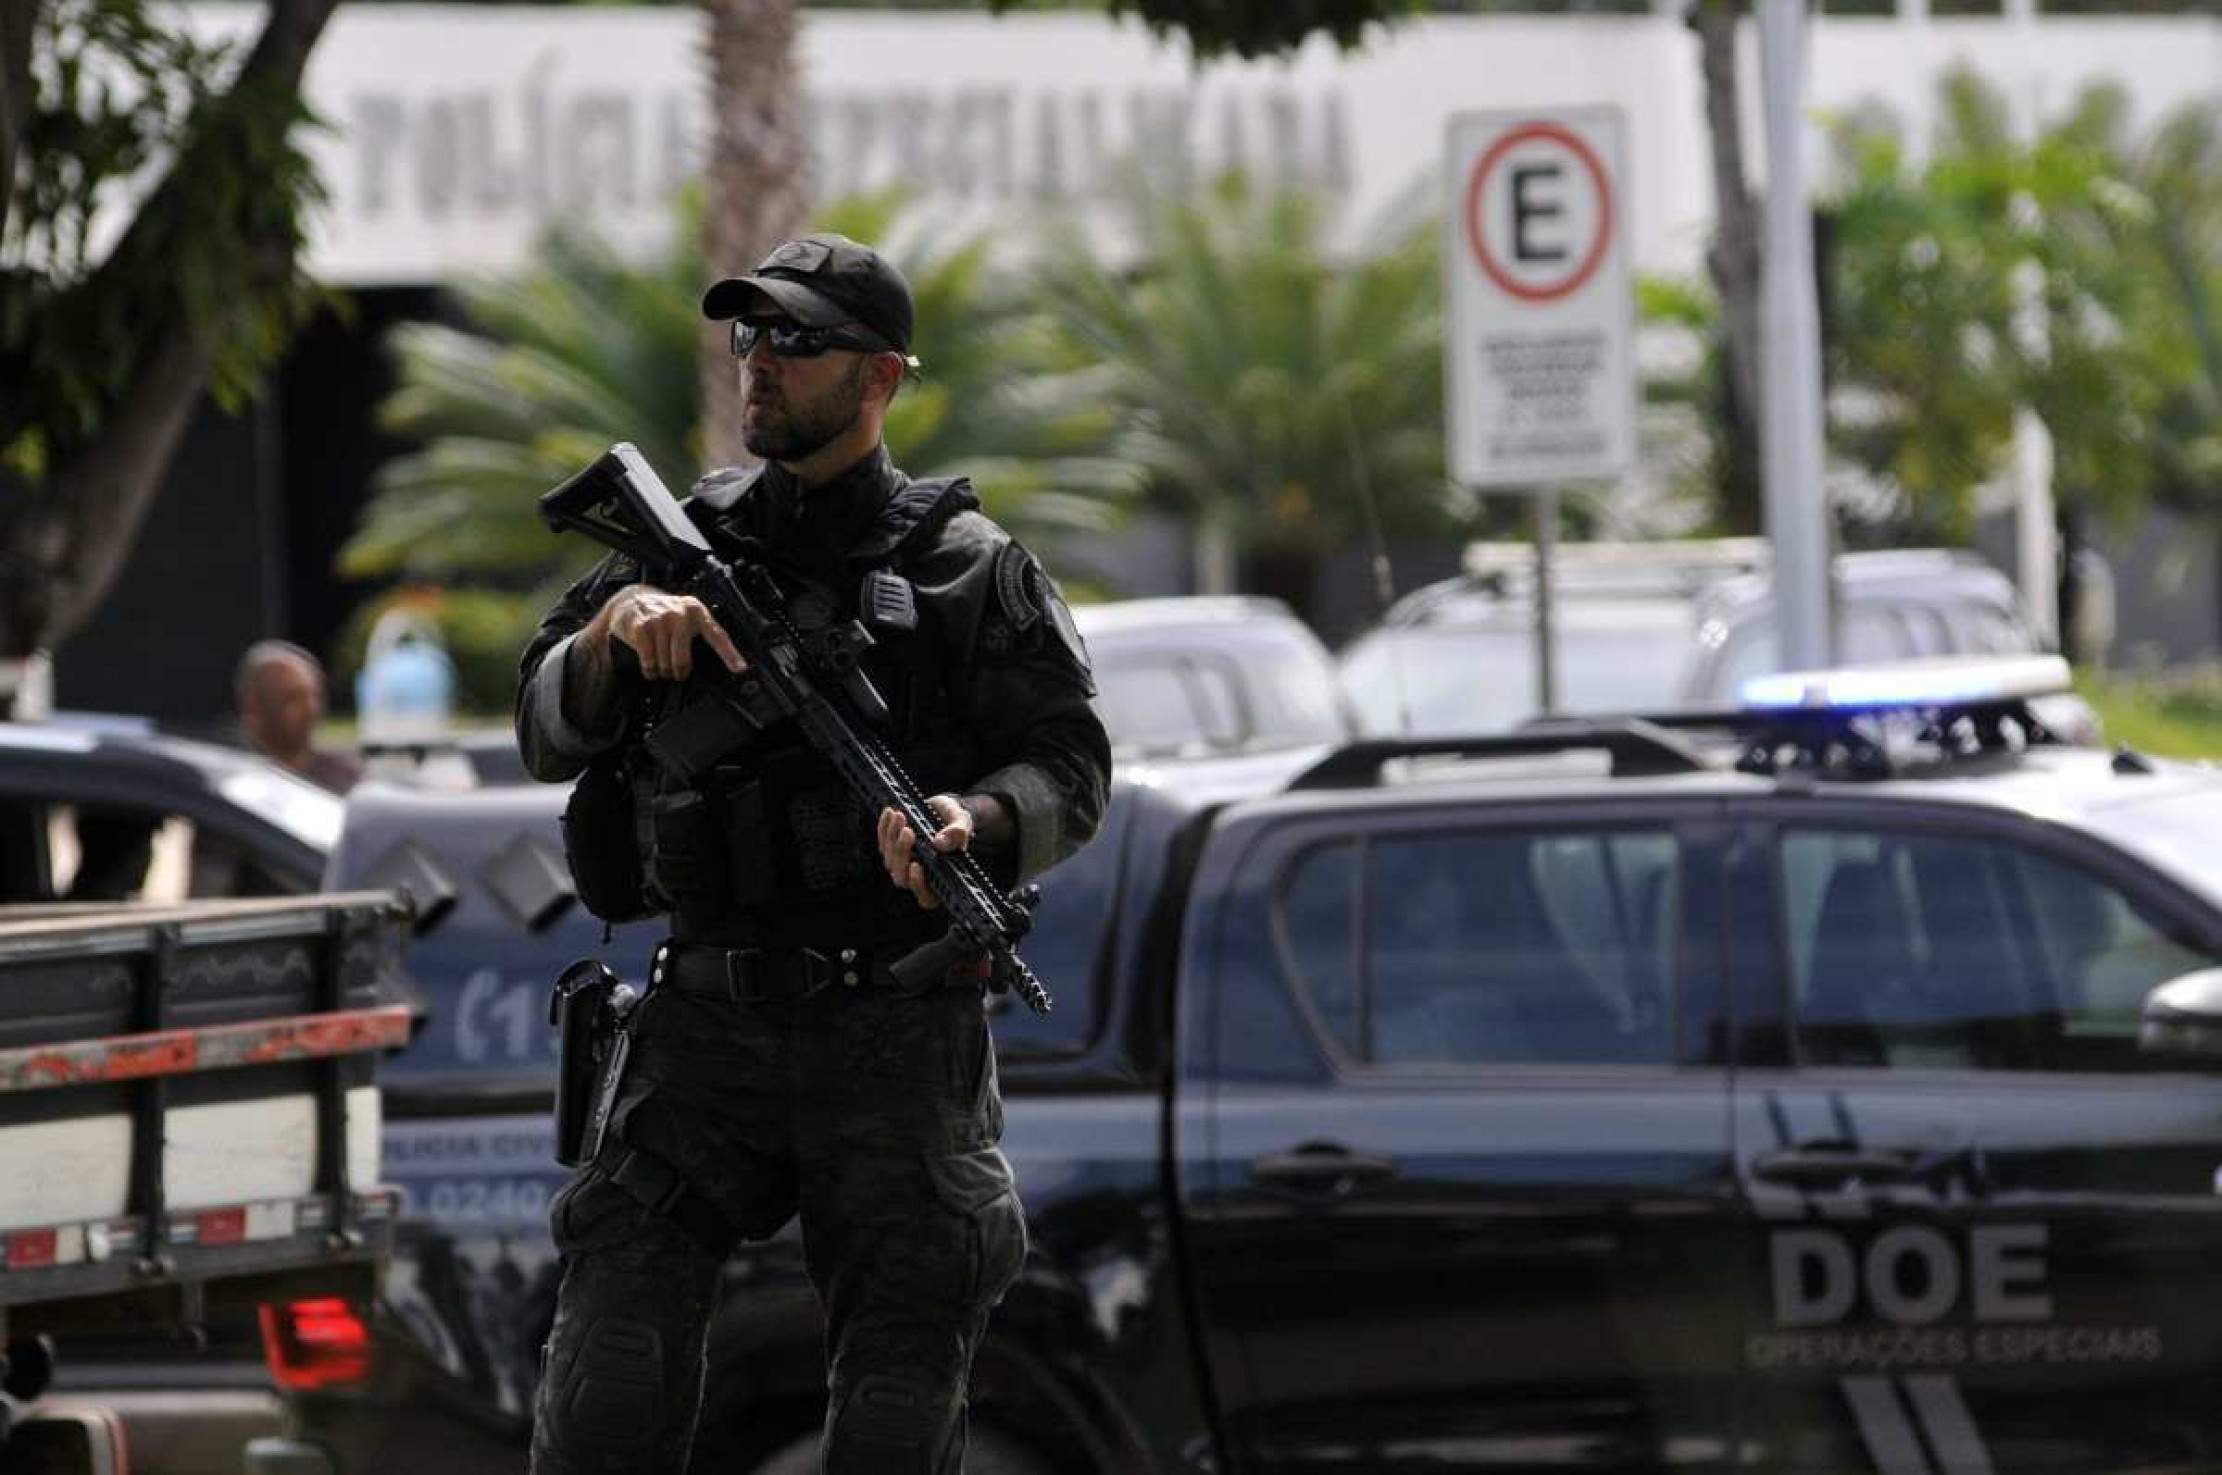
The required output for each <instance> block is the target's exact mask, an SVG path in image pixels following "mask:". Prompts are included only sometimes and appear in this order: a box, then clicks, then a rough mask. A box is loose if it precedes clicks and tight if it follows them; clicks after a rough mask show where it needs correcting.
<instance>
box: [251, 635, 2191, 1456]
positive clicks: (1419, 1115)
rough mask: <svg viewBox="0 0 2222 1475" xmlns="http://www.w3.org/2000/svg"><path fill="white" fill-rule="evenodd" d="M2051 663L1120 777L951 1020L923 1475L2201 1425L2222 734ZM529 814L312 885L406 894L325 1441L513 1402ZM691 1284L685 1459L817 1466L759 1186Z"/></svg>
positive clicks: (301, 1402) (426, 832)
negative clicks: (717, 1277) (699, 1398)
mask: <svg viewBox="0 0 2222 1475" xmlns="http://www.w3.org/2000/svg"><path fill="white" fill-rule="evenodd" d="M2065 682H2066V669H2065V667H2064V666H2063V665H2062V664H2061V663H2060V662H2058V661H2057V660H2056V659H2053V658H2049V657H2026V658H2017V659H2013V660H2008V661H2004V662H1998V661H1992V662H1988V663H1978V664H1975V665H1969V664H1966V663H1939V662H1928V663H1915V664H1910V665H1902V666H1899V667H1895V668H1887V669H1867V670H1861V671H1856V672H1846V673H1820V674H1815V675H1801V676H1791V677H1781V678H1766V679H1764V680H1759V681H1755V682H1753V683H1751V684H1749V685H1748V686H1747V688H1746V690H1745V692H1744V696H1745V698H1746V700H1745V701H1744V702H1743V703H1742V704H1740V705H1739V706H1738V707H1737V708H1735V709H1734V710H1722V711H1712V712H1700V713H1689V712H1684V713H1675V714H1664V715H1661V716H1658V717H1655V718H1650V719H1645V718H1587V719H1582V720H1577V721H1558V722H1549V723H1542V724H1536V725H1531V726H1529V727H1527V728H1523V729H1520V730H1517V731H1514V732H1511V733H1505V734H1497V735H1492V736H1486V737H1473V738H1457V737H1448V738H1429V739H1421V740H1407V739H1391V738H1384V739H1376V740H1370V741H1366V742H1361V743H1356V744H1352V745H1347V746H1344V747H1341V748H1339V749H1335V750H1333V751H1331V752H1315V753H1308V754H1295V755H1278V756H1276V757H1275V758H1273V759H1272V760H1271V761H1270V762H1269V763H1268V762H1263V761H1262V760H1255V759H1253V760H1245V761H1244V763H1243V764H1241V765H1239V766H1232V767H1230V766H1229V765H1228V764H1226V763H1222V762H1208V763H1167V764H1163V765H1158V766H1152V767H1132V768H1129V769H1127V770H1125V771H1123V772H1122V773H1121V775H1120V777H1119V781H1118V785H1117V791H1116V794H1115V797H1114V801H1113V805H1112V808H1111V813H1110V816H1109V818H1108V819H1107V822H1106V825H1105V829H1104V831H1103V833H1102V834H1101V835H1100V836H1099V837H1098V838H1097V839H1096V841H1095V842H1094V843H1093V844H1092V845H1091V846H1089V847H1088V848H1087V849H1086V850H1084V851H1083V852H1082V853H1081V854H1080V855H1079V856H1077V857H1075V858H1074V859H1073V860H1072V861H1070V862H1068V863H1067V864H1066V865H1065V866H1063V867H1060V868H1059V869H1058V870H1057V871H1054V872H1052V873H1051V874H1050V875H1049V876H1048V877H1046V878H1045V891H1046V894H1047V899H1046V900H1045V902H1044V908H1043V911H1042V913H1041V916H1040V921H1039V924H1038V926H1037V929H1036V931H1035V933H1034V934H1033V935H1032V936H1031V937H1030V938H1029V939H1028V941H1027V943H1026V949H1025V950H1026V952H1027V955H1028V957H1029V958H1030V960H1031V961H1032V962H1033V964H1034V966H1035V968H1036V970H1037V971H1038V972H1039V973H1040V974H1041V975H1042V977H1043V978H1044V980H1045V981H1046V982H1047V983H1048V984H1049V986H1050V988H1051V990H1052V992H1053V993H1055V994H1056V995H1057V998H1058V1008H1057V1010H1056V1012H1055V1013H1053V1014H1051V1015H1048V1016H1046V1017H1038V1016H1034V1015H1032V1014H1029V1013H1027V1012H1026V1011H1023V1010H1013V1009H1008V1008H1004V1009H1001V1010H999V1011H998V1012H997V1013H996V1014H995V1016H994V1017H995V1028H996V1033H997V1037H998V1045H999V1053H1000V1057H1001V1071H1002V1081H1003V1088H1004V1092H1005V1098H1006V1102H1007V1117H1008V1122H1009V1126H1008V1131H1007V1134H1006V1138H1005V1148H1006V1151H1007V1152H1008V1153H1009V1154H1010V1156H1011V1158H1012V1161H1013V1164H1014V1166H1015V1168H1016V1170H1017V1173H1018V1177H1019V1183H1020V1188H1021V1191H1022V1194H1023V1196H1024V1198H1025V1202H1026V1206H1027V1211H1028V1215H1029V1230H1030V1237H1031V1248H1030V1251H1029V1258H1028V1263H1027V1266H1026V1269H1025V1271H1024V1273H1023V1274H1022V1275H1021V1277H1020V1279H1019V1281H1018V1283H1017V1284H1016V1285H1015V1286H1014V1287H1013V1288H1012V1290H1011V1292H1010V1293H1009V1295H1008V1296H1007V1298H1006V1300H1005V1301H1004V1303H1003V1305H1002V1306H1001V1308H999V1310H998V1311H997V1312H996V1314H995V1316H994V1318H993V1320H992V1322H991V1326H990V1329H989V1333H988V1337H987V1339H986V1342H985V1344H984V1346H983V1349H982V1352H981V1354H980V1357H979V1360H978V1362H977V1364H976V1368H975V1379H976V1382H975V1388H974V1396H973V1402H972V1408H973V1429H974V1436H973V1445H972V1455H971V1459H970V1462H969V1464H968V1469H970V1470H971V1471H972V1472H973V1475H983V1472H985V1475H1083V1472H1112V1471H1121V1472H1124V1471H1166V1472H1176V1471H1177V1472H1197V1475H1201V1472H1204V1471H1215V1472H1244V1475H1294V1472H1322V1471H1329V1470H1335V1471H1359V1470H1364V1471H1389V1470H1419V1469H1426V1470H1430V1471H1436V1470H1476V1471H1481V1470H1487V1471H1499V1472H1503V1471H1538V1470H1556V1469H1587V1470H1624V1471H1637V1470H1646V1471H1648V1470H1660V1469H1675V1470H1716V1471H1725V1470H1766V1471H1782V1472H1799V1475H1805V1472H1812V1475H1818V1472H1824V1471H1828V1472H1834V1471H1875V1472H1880V1475H2024V1472H2042V1471H2061V1472H2065V1471H2098V1470H2109V1471H2114V1470H2125V1471H2126V1470H2140V1471H2157V1470H2170V1471H2175V1470H2205V1469H2222V1397H2218V1396H2217V1393H2218V1391H2222V1390H2218V1388H2217V1380H2218V1377H2222V1192H2218V1191H2217V1190H2218V1188H2222V971H2218V970H2222V772H2217V771H2215V770H2212V769H2209V768H2206V767H2204V766H2197V765H2185V764H2174V763H2167V762H2161V761H2156V760H2151V759H2148V758H2145V757H2143V756H2141V755H2139V754H2136V753H2134V752H2127V751H2123V752H2117V753H2108V752H2105V751H2101V750H2096V749H2090V748H2077V747H2071V746H2067V745H2064V744H2060V743H2057V742H2055V741H2052V739H2051V734H2050V732H2049V731H2048V728H2047V726H2046V723H2045V721H2044V718H2043V716H2042V712H2043V710H2044V708H2043V705H2042V700H2041V699H2042V698H2043V696H2044V695H2045V694H2047V693H2050V692H2056V691H2058V690H2060V689H2062V688H2064V686H2065ZM559 802H560V792H559V791H556V790H546V791H538V792H535V791H530V790H507V791H487V792H484V793H481V794H479V795H476V796H472V795H430V794H420V795H412V794H408V793H405V792H403V791H400V790H396V789H393V788H390V787H385V786H373V787H372V788H371V789H370V791H369V792H368V793H362V792H361V791H359V793H358V797H357V798H356V799H355V800H354V801H352V802H351V812H350V817H349V821H348V828H347V831H346V834H345V835H344V836H343V839H342V843H341V846H340V848H339V850H338V852H337V853H336V857H335V862H334V865H335V869H334V871H333V872H332V874H331V875H330V876H328V878H327V879H328V881H330V882H332V883H333V884H350V885H351V884H357V883H361V882H371V883H375V884H381V885H392V884H405V876H404V873H412V872H413V873H414V874H416V876H417V877H418V880H417V883H416V884H417V887H418V890H419V893H420V900H421V899H422V892H423V890H424V888H428V887H429V888H434V889H437V888H439V887H443V886H444V887H445V888H446V890H447V892H448V893H449V896H450V899H451V900H452V901H453V911H452V915H451V919H450V920H449V921H448V922H447V923H446V924H445V925H444V927H442V928H437V929H435V930H434V931H433V932H432V933H429V934H428V935H427V936H426V937H425V938H424V939H423V940H422V941H421V942H420V943H419V944H418V946H417V949H416V951H415V952H414V953H413V954H412V955H411V957H410V958H409V960H408V964H409V969H410V972H411V974H412V975H413V976H414V977H415V978H416V979H417V980H418V981H419V983H420V984H421V985H422V986H423V987H424V989H425V990H426V992H427V995H428V999H429V1002H430V1004H431V1007H432V1010H433V1021H432V1023H431V1024H430V1025H429V1026H428V1028H427V1029H426V1031H425V1033H424V1035H423V1036H422V1037H421V1038H420V1040H419V1041H418V1043H417V1045H416V1046H415V1047H414V1048H413V1049H412V1051H411V1052H410V1055H405V1056H404V1057H403V1059H402V1060H401V1061H399V1062H397V1063H396V1064H395V1066H394V1067H393V1069H391V1070H390V1071H389V1072H388V1080H389V1082H390V1086H389V1121H390V1125H389V1128H388V1143H387V1153H386V1158H387V1163H388V1166H389V1171H390V1172H392V1173H393V1174H394V1176H395V1177H396V1178H397V1179H398V1180H399V1181H401V1182H402V1184H403V1186H404V1187H405V1188H407V1189H409V1190H410V1192H411V1204H412V1208H411V1211H410V1218H409V1219H408V1220H407V1221H405V1224H404V1235H403V1239H404V1245H403V1258H402V1262H401V1263H400V1264H399V1265H397V1268H396V1270H395V1273H394V1275H393V1277H392V1280H391V1282H390V1295H389V1301H388V1304H387V1306H386V1307H385V1308H384V1309H383V1311H382V1313H381V1314H380V1315H379V1316H378V1317H375V1318H373V1327H372V1331H373V1335H374V1337H375V1338H376V1340H377V1343H378V1353H377V1355H376V1357H374V1358H373V1359H372V1360H371V1363H370V1364H369V1365H368V1367H367V1368H366V1369H365V1371H364V1373H363V1375H362V1378H361V1379H360V1381H359V1384H358V1385H356V1386H330V1385H328V1386H323V1387H319V1388H314V1389H302V1390H300V1391H299V1392H298V1393H297V1395H296V1397H295V1399H294V1429H295V1437H296V1439H297V1440H298V1444H299V1447H301V1448H304V1449H305V1448H311V1447H313V1448H314V1449H316V1450H318V1451H320V1452H322V1455H323V1456H326V1457H328V1458H329V1460H330V1462H331V1464H330V1468H335V1469H339V1470H343V1471H347V1472H350V1475H352V1472H358V1471H366V1470H374V1469H378V1468H381V1467H382V1466H383V1465H390V1464H393V1463H396V1462H398V1461H400V1460H402V1459H406V1460H407V1461H408V1462H409V1463H410V1467H411V1468H412V1470H413V1471H414V1472H415V1475H441V1472H444V1471H447V1470H450V1469H454V1470H465V1469H480V1468H493V1467H495V1466H494V1464H492V1463H489V1462H490V1461H499V1460H502V1459H509V1460H514V1459H515V1458H516V1457H517V1455H516V1452H517V1451H518V1450H520V1449H521V1448H522V1445H523V1441H524V1439H525V1434H526V1423H525V1421H526V1418H527V1411H528V1406H529V1395H530V1385H531V1380H532V1376H533V1370H534V1365H535V1361H536V1358H535V1351H536V1348H537V1345H538V1342H539V1339H540V1337H541V1336H542V1335H543V1334H544V1332H545V1328H546V1325H547V1317H548V1314H549V1308H550V1306H551V1305H552V1294H553V1286H554V1280H555V1267H554V1265H553V1264H552V1261H551V1259H550V1256H549V1253H548V1248H547V1237H546V1230H545V1226H544V1223H543V1219H544V1209H545V1203H546V1197H547V1194H548V1192H549V1190H550V1189H551V1188H552V1187H553V1186H554V1184H555V1183H556V1182H558V1181H559V1175H558V1174H557V1172H556V1170H555V1169H554V1167H553V1165H552V1163H551V1162H549V1161H548V1159H547V1123H546V1117H545V1115H544V1112H545V1107H546V1101H547V1091H548V1084H549V1082H548V1075H549V1062H550V1057H551V1050H552V1043H553V1041H552V1036H551V1035H550V1034H549V1032H548V1031H547V1030H546V1029H545V1027H544V1025H543V1023H542V1021H543V1018H544V1015H543V1014H542V1011H543V1010H544V1008H545V1003H546V986H547V982H548V980H549V979H550V978H552V976H553V974H554V972H555V971H556V969H557V968H559V967H560V965H561V963H562V962H563V961H565V960H567V959H568V957H570V956H572V955H574V954H576V953H580V952H592V951H597V950H600V948H601V943H602V930H601V928H600V927H599V925H598V924H594V923H592V922H591V921H590V920H589V919H587V918H585V917H584V916H583V915H581V914H579V913H578V912H577V911H576V909H575V908H573V909H571V910H569V911H565V909H564V905H563V896H562V877H561V873H560V862H558V861H555V860H553V859H551V858H552V857H553V856H555V855H557V854H559V851H558V850H557V848H556V843H557V842H556V841H555V838H554V829H553V826H554V814H555V809H556V806H557V804H558V803H559ZM651 941H652V938H651V937H650V936H649V935H648V934H647V933H645V932H641V931H640V930H639V929H637V928H636V929H634V932H633V933H631V934H628V933H625V932H620V933H619V934H618V935H617V937H616V939H615V941H614V942H613V943H612V944H611V945H610V947H609V949H608V950H607V955H608V956H609V957H610V960H611V961H612V962H613V964H616V965H618V966H619V967H620V971H625V972H628V973H637V971H638V970H639V967H640V965H641V964H642V962H643V961H644V960H645V958H646V955H647V951H648V947H649V945H650V943H651ZM411 1056H414V1057H415V1058H414V1059H412V1058H411ZM725 1298H726V1299H725V1304H724V1306H723V1308H722V1310H721V1311H720V1313H719V1315H718V1318H717V1321H716V1323H715V1326H714V1329H713V1334H712V1341H711V1351H710V1358H711V1370H710V1380H709V1388H708V1394H707V1398H706V1402H705V1409H704V1420H703V1424H702V1432H701V1436H700V1438H699V1440H698V1444H697V1451H696V1461H695V1466H694V1468H696V1469H698V1470H704V1471H708V1470H717V1471H721V1472H722V1471H747V1472H787V1471H797V1470H807V1469H811V1468H814V1466H813V1465H812V1464H811V1459H812V1448H813V1440H814V1437H815V1436H814V1430H815V1427H816V1424H817V1421H818V1419H819V1417H820V1415H821V1413H822V1403H821V1399H820V1389H821V1386H822V1377H823V1368H822V1362H821V1356H822V1353H821V1345H822V1344H821V1342H820V1340H819V1335H820V1331H821V1328H820V1325H819V1322H818V1320H817V1313H816V1308H815V1302H814V1300H813V1298H812V1296H811V1293H810V1290H809V1287H808V1284H807V1281H806V1279H805V1278H804V1275H803V1269H802V1262H801V1254H800V1246H799V1244H798V1243H797V1242H796V1240H795V1237H794V1235H793V1232H792V1230H791V1229H790V1230H789V1231H788V1232H787V1233H785V1234H783V1235H781V1236H779V1237H776V1238H774V1239H773V1240H771V1241H769V1242H767V1243H763V1244H754V1245H748V1246H744V1247H743V1248H742V1250H741V1252H740V1253H739V1254H738V1255H737V1256H736V1259H735V1261H734V1263H733V1265H732V1266H731V1267H730V1269H729V1273H728V1276H727V1281H726V1291H725ZM271 1468H276V1467H275V1466H273V1467H271ZM284 1468H287V1469H295V1468H310V1467H308V1466H286V1467H284Z"/></svg>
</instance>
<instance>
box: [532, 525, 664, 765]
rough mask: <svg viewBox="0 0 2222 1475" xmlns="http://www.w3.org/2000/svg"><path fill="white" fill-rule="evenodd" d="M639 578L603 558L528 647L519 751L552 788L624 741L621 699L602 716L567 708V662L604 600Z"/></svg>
mask: <svg viewBox="0 0 2222 1475" xmlns="http://www.w3.org/2000/svg"><path fill="white" fill-rule="evenodd" d="M639 578H640V570H639V568H638V567H637V566H636V565H635V564H634V563H633V562H632V560H630V559H628V558H625V557H624V556H622V555H620V554H615V553H613V554H611V555H610V556H608V557H607V558H604V559H603V560H602V561H601V562H600V563H598V564H596V565H595V566H594V567H593V568H592V569H590V570H589V571H588V572H587V574H586V576H585V577H584V578H582V579H580V580H579V581H578V582H577V583H575V584H573V585H572V586H571V587H570V588H569V589H567V590H565V591H564V593H563V597H562V598H561V599H558V600H557V601H556V602H555V606H554V608H552V609H550V610H549V611H548V613H547V614H546V615H545V616H544V617H543V618H542V619H541V621H540V629H539V630H538V631H537V632H536V633H535V634H534V635H533V638H532V641H531V643H530V644H528V645H527V646H526V647H525V654H524V659H523V660H522V661H520V662H519V663H518V672H517V712H516V724H517V751H518V752H519V753H520V754H521V755H522V756H523V758H524V760H525V769H526V771H527V772H529V773H530V774H531V775H532V776H533V777H534V778H537V779H541V780H544V781H546V782H549V783H561V782H563V781H565V780H567V779H571V778H575V777H577V776H578V774H579V772H580V771H581V770H583V769H584V768H585V767H586V765H587V763H588V762H589V761H591V760H592V759H593V758H595V757H596V756H597V755H599V754H602V753H606V752H608V751H609V750H610V749H611V748H614V747H616V746H617V745H618V744H619V743H620V742H622V741H624V738H625V731H626V727H627V721H626V719H627V715H628V707H627V704H626V703H625V702H623V701H622V700H620V701H616V702H612V703H611V704H610V706H609V707H608V708H607V709H606V710H604V711H600V712H573V711H570V710H568V709H567V708H566V706H565V703H564V696H563V675H564V659H565V657H566V656H567V655H569V653H570V650H571V641H572V639H573V638H574V637H575V636H576V635H577V634H578V632H579V631H580V630H581V629H582V628H583V627H584V626H585V625H586V623H587V622H588V621H589V620H591V619H593V618H594V615H595V612H596V611H597V610H599V609H601V607H602V603H603V601H605V600H607V599H608V598H609V597H610V596H611V595H612V594H614V593H616V592H617V591H618V590H619V589H622V588H624V587H625V586H626V585H627V584H630V583H634V582H637V581H638V580H639Z"/></svg>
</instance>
